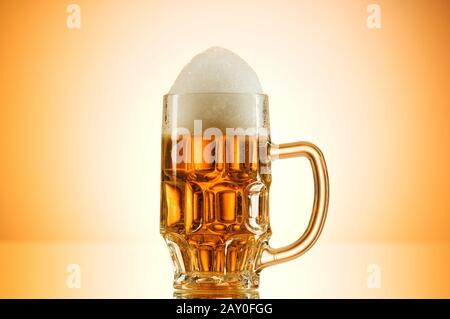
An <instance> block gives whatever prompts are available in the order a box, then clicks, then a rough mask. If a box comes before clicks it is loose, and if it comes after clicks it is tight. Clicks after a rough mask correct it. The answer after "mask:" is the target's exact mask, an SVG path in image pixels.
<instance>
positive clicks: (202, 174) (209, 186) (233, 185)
mask: <svg viewBox="0 0 450 319" xmlns="http://www.w3.org/2000/svg"><path fill="white" fill-rule="evenodd" d="M227 138H228V139H229V140H230V139H232V141H231V143H227ZM190 140H191V142H189V143H186V144H187V145H185V147H190V149H189V150H186V149H184V150H183V151H187V152H189V153H190V154H191V156H190V158H192V161H187V163H186V162H185V161H183V162H182V163H174V161H173V160H172V150H173V148H174V142H175V141H173V140H172V137H171V136H163V139H162V171H161V176H162V185H161V189H162V196H161V200H162V202H161V221H160V222H161V233H162V234H163V236H164V238H165V240H166V242H167V244H168V246H169V248H170V250H171V255H172V259H174V264H175V282H176V284H177V282H179V287H180V288H182V287H183V288H186V287H190V286H195V287H196V288H198V286H202V287H204V288H207V287H209V286H214V287H217V286H218V285H219V286H226V287H232V288H233V287H234V288H245V287H242V285H243V284H244V285H245V284H246V282H242V278H243V277H245V278H246V280H248V281H252V282H251V283H250V282H249V283H248V284H249V285H251V286H257V285H258V282H257V280H258V278H257V276H252V273H253V267H254V261H255V258H256V257H257V256H256V255H257V253H258V252H259V251H260V250H261V249H260V248H261V246H262V245H264V244H265V243H266V241H267V239H268V238H269V236H270V227H269V214H268V201H269V187H270V181H271V175H270V172H269V167H268V164H267V163H263V162H260V161H259V154H258V146H261V145H263V144H267V142H268V138H267V137H255V136H243V137H222V138H220V139H219V140H214V141H204V140H203V139H202V138H201V137H199V138H196V137H191V139H190ZM196 143H197V144H199V145H200V147H195V146H194V145H195V144H196ZM211 144H213V147H211V153H212V155H213V159H214V160H213V161H212V163H208V162H206V161H205V160H204V159H203V158H202V157H203V154H204V152H205V150H206V149H207V147H208V145H211ZM231 148H232V149H231ZM195 152H201V154H200V156H196V154H195ZM230 154H231V155H230ZM197 155H198V154H197ZM196 158H197V159H198V158H200V159H202V160H201V161H198V162H196V161H195V159H196ZM227 159H228V160H227ZM209 162H211V161H209ZM186 274H188V275H189V278H192V282H185V279H186V276H185V275H186Z"/></svg>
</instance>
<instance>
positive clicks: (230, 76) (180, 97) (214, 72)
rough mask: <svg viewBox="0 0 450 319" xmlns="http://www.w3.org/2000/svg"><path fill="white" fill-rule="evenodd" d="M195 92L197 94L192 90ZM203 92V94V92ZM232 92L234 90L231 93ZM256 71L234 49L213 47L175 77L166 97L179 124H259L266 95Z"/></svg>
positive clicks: (172, 124) (222, 127) (195, 58)
mask: <svg viewBox="0 0 450 319" xmlns="http://www.w3.org/2000/svg"><path fill="white" fill-rule="evenodd" d="M192 93H195V94H192ZM202 93H204V94H202ZM230 93H233V94H230ZM261 93H262V89H261V84H260V83H259V79H258V76H257V75H256V73H255V71H253V69H252V68H251V67H250V65H248V64H247V62H245V61H244V60H243V59H242V58H240V57H239V56H238V55H236V54H234V53H233V52H231V51H229V50H226V49H223V48H219V47H212V48H210V49H208V50H206V51H204V52H202V53H200V54H198V55H196V56H195V57H194V58H193V59H192V60H191V62H189V63H188V64H187V65H186V66H185V67H184V68H183V70H182V71H181V73H180V75H179V76H178V78H177V79H176V81H175V83H174V84H173V86H172V88H171V89H170V91H169V95H168V96H166V101H169V103H168V104H167V105H168V107H169V108H172V109H171V111H170V113H172V114H176V119H172V121H173V122H176V123H166V124H167V125H168V126H169V127H172V126H179V127H186V128H189V129H190V130H192V129H193V124H194V121H195V120H201V121H202V125H203V129H206V128H212V127H216V128H220V129H221V130H223V132H225V128H249V127H259V126H261V123H262V122H263V121H262V119H263V116H262V115H261V114H262V112H261V110H262V108H263V107H264V102H265V100H266V97H265V96H263V95H262V94H261Z"/></svg>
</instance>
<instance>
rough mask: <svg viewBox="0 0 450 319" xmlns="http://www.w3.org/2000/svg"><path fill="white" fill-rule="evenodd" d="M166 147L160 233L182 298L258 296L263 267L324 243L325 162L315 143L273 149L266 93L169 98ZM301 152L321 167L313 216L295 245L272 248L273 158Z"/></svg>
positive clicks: (165, 118)
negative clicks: (255, 292) (209, 294)
mask: <svg viewBox="0 0 450 319" xmlns="http://www.w3.org/2000/svg"><path fill="white" fill-rule="evenodd" d="M198 124H199V125H198ZM230 126H232V127H230ZM229 129H231V130H230V131H229ZM230 132H231V133H232V134H230ZM161 150H162V153H161V214H160V232H161V234H162V236H163V238H164V240H165V241H166V243H167V245H168V247H169V251H170V254H171V257H172V261H173V264H174V269H175V271H174V288H175V289H177V291H178V290H179V291H183V293H182V294H184V292H186V291H187V292H194V291H195V292H198V291H203V292H205V291H208V292H209V291H219V292H221V293H222V292H224V291H230V292H231V291H232V292H233V293H234V292H236V291H246V292H250V293H249V294H253V292H251V291H252V290H253V289H255V288H258V286H259V273H260V271H261V270H262V269H263V268H265V267H267V266H271V265H274V264H277V263H280V262H284V261H287V260H291V259H293V258H296V257H298V256H300V255H301V254H303V253H304V252H305V251H307V250H308V249H309V248H310V247H311V246H312V245H313V244H314V243H315V241H316V240H317V238H318V237H319V235H320V232H321V230H322V227H323V224H324V222H325V216H326V211H327V205H328V178H327V171H326V165H325V161H324V159H323V156H322V154H321V152H320V150H319V149H318V148H317V147H315V146H314V145H312V144H310V143H307V142H297V143H289V144H281V145H276V144H272V143H271V141H270V127H269V110H268V99H267V96H266V95H263V94H246V93H243V94H240V93H198V94H194V93H192V94H172V95H171V94H169V95H166V96H165V97H164V111H163V134H162V148H161ZM300 156H303V157H306V158H308V160H309V161H310V163H311V167H312V170H313V177H314V182H315V195H314V205H313V211H312V214H311V219H310V222H309V225H308V227H307V229H306V230H305V231H304V233H303V234H302V236H301V237H300V238H299V239H298V240H297V241H296V242H294V243H292V244H290V245H287V246H285V247H281V248H272V247H270V245H269V239H270V235H271V229H270V223H269V189H270V184H271V179H272V176H271V161H273V160H275V159H278V158H280V159H282V158H288V157H300ZM286 182H287V183H289V182H290V181H289V179H287V180H286ZM203 292H202V293H203ZM232 295H233V294H232ZM233 296H234V295H233Z"/></svg>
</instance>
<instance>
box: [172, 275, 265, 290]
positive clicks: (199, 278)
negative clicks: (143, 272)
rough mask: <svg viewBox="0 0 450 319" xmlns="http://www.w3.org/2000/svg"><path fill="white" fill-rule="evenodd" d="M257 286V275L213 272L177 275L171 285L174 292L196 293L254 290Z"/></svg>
mask: <svg viewBox="0 0 450 319" xmlns="http://www.w3.org/2000/svg"><path fill="white" fill-rule="evenodd" d="M258 286H259V274H257V273H254V272H250V271H243V272H239V273H231V274H223V273H215V272H203V273H201V272H195V273H191V274H179V275H178V276H176V277H175V279H174V283H173V287H174V288H175V289H176V290H197V291H198V290H199V291H224V290H234V291H240V290H254V289H257V288H258Z"/></svg>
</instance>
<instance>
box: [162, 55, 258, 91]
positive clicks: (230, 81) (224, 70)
mask: <svg viewBox="0 0 450 319" xmlns="http://www.w3.org/2000/svg"><path fill="white" fill-rule="evenodd" d="M169 93H170V94H185V93H262V88H261V84H260V83H259V79H258V76H257V75H256V73H255V71H254V70H253V69H252V68H251V66H250V65H249V64H248V63H247V62H245V61H244V60H243V59H242V58H241V57H240V56H238V55H237V54H235V53H233V52H231V51H229V50H227V49H224V48H221V47H212V48H209V49H208V50H206V51H204V52H202V53H200V54H198V55H196V56H195V57H194V58H193V59H192V60H191V61H190V62H189V63H188V64H187V65H186V66H185V67H184V68H183V70H182V71H181V73H180V74H179V75H178V78H177V79H176V81H175V83H174V84H173V86H172V88H171V89H170V92H169Z"/></svg>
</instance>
